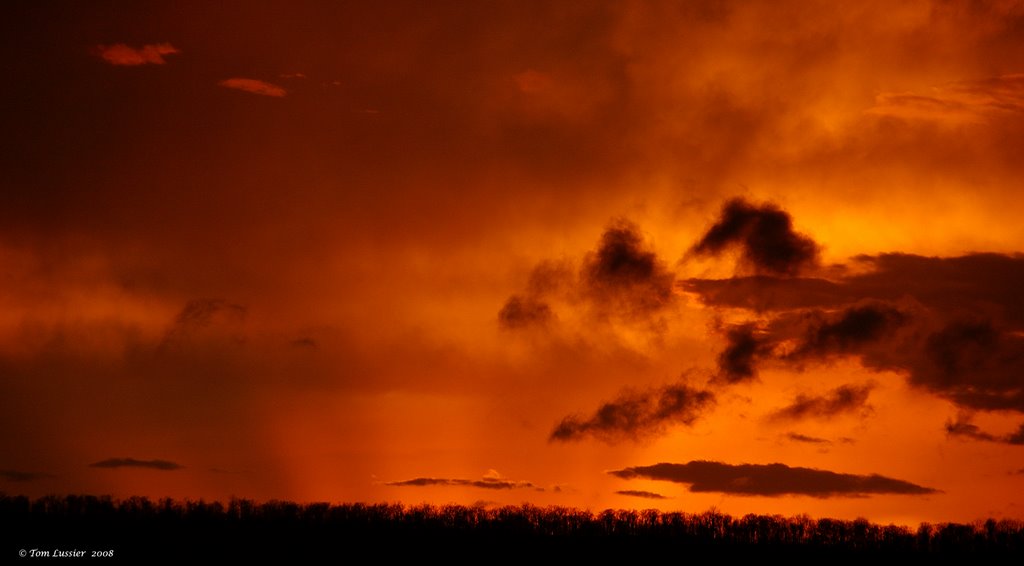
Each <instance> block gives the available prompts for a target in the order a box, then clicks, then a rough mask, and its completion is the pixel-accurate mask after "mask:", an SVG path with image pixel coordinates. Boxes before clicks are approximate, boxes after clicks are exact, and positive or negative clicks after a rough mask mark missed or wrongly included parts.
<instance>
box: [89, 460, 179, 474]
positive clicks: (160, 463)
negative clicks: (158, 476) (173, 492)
mask: <svg viewBox="0 0 1024 566" xmlns="http://www.w3.org/2000/svg"><path fill="white" fill-rule="evenodd" d="M89 466H90V467H93V468H149V469H152V470H163V471H168V472H169V471H172V470H180V469H181V468H183V467H184V466H182V465H181V464H178V463H176V462H170V461H167V460H136V459H135V458H107V459H106V460H100V461H99V462H93V463H92V464H89Z"/></svg>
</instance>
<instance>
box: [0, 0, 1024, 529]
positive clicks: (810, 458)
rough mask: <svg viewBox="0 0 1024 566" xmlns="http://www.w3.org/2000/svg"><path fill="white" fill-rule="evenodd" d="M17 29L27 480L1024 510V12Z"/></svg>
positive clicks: (7, 341)
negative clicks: (1023, 156) (1023, 183)
mask: <svg viewBox="0 0 1024 566" xmlns="http://www.w3.org/2000/svg"><path fill="white" fill-rule="evenodd" d="M0 13H2V17H0V28H2V40H0V41H2V42H3V48H2V49H0V65H2V72H3V75H4V87H3V95H2V101H3V107H4V112H3V115H4V117H3V122H2V123H3V126H2V128H3V132H4V135H3V137H2V140H3V142H2V143H3V147H2V151H0V172H2V174H0V431H2V433H0V492H5V493H8V494H27V495H32V496H40V495H45V494H50V493H92V494H112V495H114V496H118V497H127V496H130V495H147V496H150V497H163V496H171V497H176V498H193V499H197V498H200V497H202V498H205V499H208V500H209V499H221V500H224V499H227V498H228V497H231V496H239V497H248V498H255V499H260V500H266V499H272V498H276V499H290V500H295V501H334V502H354V501H364V502H380V501H388V502H395V501H401V502H404V503H410V504H415V503H420V502H430V503H449V502H454V503H461V504H467V505H468V504H475V503H485V504H519V503H522V502H530V503H532V504H536V505H560V506H573V507H580V508H589V509H592V510H601V509H605V508H609V507H611V508H658V509H663V510H673V511H675V510H681V511H687V512H701V511H704V510H706V509H708V508H709V507H711V506H715V507H717V508H718V509H719V510H721V511H723V512H727V513H730V514H733V515H743V514H746V513H771V514H774V513H779V514H783V515H795V514H799V513H808V514H810V515H812V516H816V517H822V516H828V517H838V518H848V519H852V518H855V517H866V518H868V519H870V520H873V521H881V522H890V521H891V522H897V523H904V524H916V523H917V522H920V521H931V522H938V521H971V520H974V519H978V518H984V517H989V516H992V517H996V518H1002V517H1008V518H1016V519H1024V298H1022V292H1024V291H1022V290H1024V255H1021V252H1022V251H1024V222H1022V221H1021V212H1022V210H1024V192H1022V179H1024V159H1022V150H1024V2H1019V1H991V2H984V1H975V2H968V1H957V0H949V1H913V0H907V1H898V2H892V1H888V0H886V1H882V0H878V1H875V2H857V3H852V4H851V5H849V6H848V5H846V4H838V3H835V2H813V1H800V2H797V1H754V2H748V1H743V2H741V1H736V2H730V1H704V2H700V1H694V2H625V1H609V2H568V1H564V2H563V1H558V2H551V1H521V0H516V1H508V2H504V1H501V2H497V1H484V2H470V1H462V0H459V1H450V2H441V1H439V2H419V1H410V2H399V1H391V0H389V1H382V2H368V1H367V2H344V3H343V2H294V1H288V2H284V1H280V2H276V1H275V2H249V1H245V2H242V1H238V2H216V3H213V2H211V3H208V2H180V1H174V2H146V3H138V2H19V3H14V4H5V5H4V6H3V8H2V9H0Z"/></svg>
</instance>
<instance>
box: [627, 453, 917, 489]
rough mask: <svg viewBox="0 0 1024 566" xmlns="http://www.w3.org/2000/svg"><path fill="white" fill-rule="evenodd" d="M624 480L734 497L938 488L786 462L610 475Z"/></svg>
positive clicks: (658, 467) (703, 464)
mask: <svg viewBox="0 0 1024 566" xmlns="http://www.w3.org/2000/svg"><path fill="white" fill-rule="evenodd" d="M609 473H610V474H612V475H614V476H616V477H620V478H623V479H636V478H643V479H652V480H664V481H670V482H675V483H682V484H689V485H690V491H691V492H695V493H701V492H720V493H728V494H733V495H759V496H765V497H779V496H783V495H809V496H811V497H822V498H824V497H863V496H867V495H873V494H899V495H925V494H929V493H937V492H936V490H934V489H931V488H927V487H922V486H919V485H916V484H913V483H910V482H906V481H903V480H897V479H893V478H888V477H885V476H880V475H877V474H872V475H869V476H860V475H854V474H841V473H836V472H830V471H827V470H816V469H812V468H800V467H790V466H787V465H785V464H739V465H733V464H724V463H722V462H708V461H703V460H698V461H692V462H689V463H687V464H667V463H660V464H655V465H653V466H637V467H631V468H625V469H623V470H616V471H612V472H609Z"/></svg>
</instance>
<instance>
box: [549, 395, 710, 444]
mask: <svg viewBox="0 0 1024 566" xmlns="http://www.w3.org/2000/svg"><path fill="white" fill-rule="evenodd" d="M714 402H715V396H714V394H713V393H711V392H710V391H706V390H702V389H695V388H693V387H690V386H688V385H685V384H674V385H667V386H664V387H662V388H660V389H652V390H648V391H644V392H632V391H627V392H624V393H622V394H621V395H620V396H619V398H618V399H616V400H614V401H611V402H609V403H605V404H603V405H601V406H600V407H599V408H598V409H597V411H596V412H595V413H594V415H593V416H591V417H590V418H581V417H578V416H568V417H565V418H564V419H562V422H561V423H559V424H558V426H556V427H555V430H554V431H552V432H551V437H550V439H551V440H561V441H569V440H579V439H581V438H583V437H585V436H593V437H595V438H599V439H601V440H604V441H605V442H616V441H619V440H624V439H632V440H636V439H640V438H644V437H647V436H651V435H654V434H657V433H660V432H661V431H663V430H664V429H665V427H666V426H669V425H673V424H682V425H687V426H689V425H692V424H693V423H694V421H696V420H697V418H699V417H700V416H701V415H702V414H703V413H704V411H705V410H706V409H707V408H708V407H709V406H710V405H712V404H713V403H714Z"/></svg>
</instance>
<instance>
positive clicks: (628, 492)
mask: <svg viewBox="0 0 1024 566" xmlns="http://www.w3.org/2000/svg"><path fill="white" fill-rule="evenodd" d="M615 494H616V495H625V496H628V497H641V498H643V499H668V498H667V497H665V496H664V495H662V494H660V493H654V492H653V491H639V490H635V489H622V490H619V491H616V492H615Z"/></svg>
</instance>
